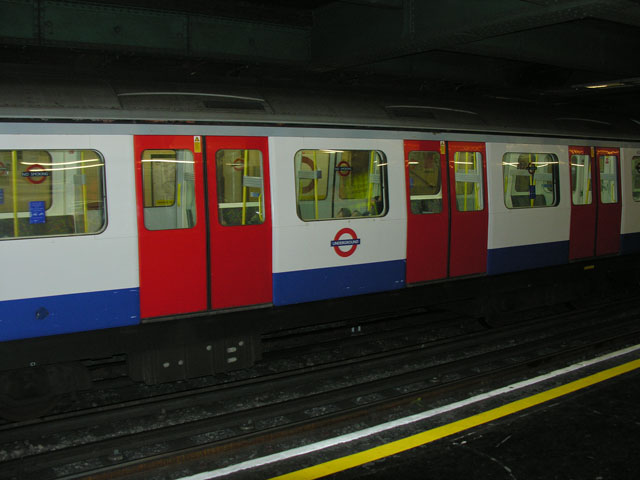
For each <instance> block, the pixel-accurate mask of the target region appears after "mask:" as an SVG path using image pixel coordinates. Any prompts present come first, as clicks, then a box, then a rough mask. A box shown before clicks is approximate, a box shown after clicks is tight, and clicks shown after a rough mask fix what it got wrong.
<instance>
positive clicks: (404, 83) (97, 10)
mask: <svg viewBox="0 0 640 480" xmlns="http://www.w3.org/2000/svg"><path fill="white" fill-rule="evenodd" d="M150 4H153V8H149V5H150ZM0 18H2V19H3V21H2V22H0V68H2V71H4V72H5V74H6V73H14V74H15V73H16V72H18V73H20V75H29V74H30V72H34V73H35V72H38V73H41V72H48V74H51V75H64V76H69V77H78V78H83V79H86V78H91V77H95V78H107V79H111V80H116V81H126V80H133V79H138V80H144V81H148V82H154V81H157V82H178V83H191V82H198V83H209V84H216V83H235V84H248V85H254V86H256V85H257V86H261V85H262V86H270V87H271V86H276V87H285V88H302V89H305V88H318V87H322V88H327V89H332V90H339V91H345V92H349V91H366V92H373V93H376V92H378V93H384V94H387V93H397V94H398V95H405V94H406V95H411V96H420V95H423V96H425V97H426V96H428V97H434V96H437V97H442V98H449V97H455V98H456V99H464V98H465V97H467V98H474V99H478V98H483V99H487V100H488V101H496V102H500V101H502V102H515V103H518V102H536V103H538V104H545V105H549V106H551V107H553V106H566V105H570V106H574V107H585V108H599V109H601V108H604V109H609V110H612V109H613V110H617V111H620V112H621V113H623V112H628V113H636V114H637V112H638V109H639V108H640V0H609V1H603V0H599V1H597V0H482V1H480V0H447V1H435V0H434V1H431V0H422V1H420V0H350V1H325V0H272V1H266V0H265V1H258V0H181V1H177V0H156V1H154V2H153V3H151V2H147V1H142V0H110V1H102V2H99V3H98V2H86V1H48V0H0ZM596 87H599V88H596Z"/></svg>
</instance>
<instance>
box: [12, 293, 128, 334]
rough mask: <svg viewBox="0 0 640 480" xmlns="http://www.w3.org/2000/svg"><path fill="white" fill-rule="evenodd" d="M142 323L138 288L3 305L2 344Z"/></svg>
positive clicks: (25, 300)
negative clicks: (10, 341)
mask: <svg viewBox="0 0 640 480" xmlns="http://www.w3.org/2000/svg"><path fill="white" fill-rule="evenodd" d="M139 322H140V294H139V289H138V288H126V289H122V290H107V291H102V292H89V293H76V294H71V295H55V296H51V297H38V298H28V299H24V300H8V301H4V302H0V341H6V340H17V339H20V338H32V337H42V336H47V335H57V334H60V333H72V332H81V331H87V330H97V329H101V328H110V327H123V326H126V325H135V324H137V323H139Z"/></svg>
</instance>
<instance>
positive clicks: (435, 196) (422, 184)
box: [404, 140, 449, 283]
mask: <svg viewBox="0 0 640 480" xmlns="http://www.w3.org/2000/svg"><path fill="white" fill-rule="evenodd" d="M404 152H405V171H406V177H405V178H406V186H407V283H416V282H425V281H428V280H436V279H439V278H445V277H446V276H447V266H448V252H449V199H448V182H447V180H446V178H447V177H446V173H447V171H446V165H447V155H446V147H445V143H444V142H437V141H414V140H411V141H409V140H407V141H405V142H404Z"/></svg>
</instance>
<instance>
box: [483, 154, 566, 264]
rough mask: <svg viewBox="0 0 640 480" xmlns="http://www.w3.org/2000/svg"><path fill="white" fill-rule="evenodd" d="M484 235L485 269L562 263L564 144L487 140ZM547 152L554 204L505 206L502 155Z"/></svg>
mask: <svg viewBox="0 0 640 480" xmlns="http://www.w3.org/2000/svg"><path fill="white" fill-rule="evenodd" d="M486 148H487V159H488V163H487V188H488V190H489V237H488V257H487V272H488V273H489V274H492V273H503V272H509V271H515V270H523V269H526V268H536V267H544V266H548V265H555V264H560V263H566V262H567V261H568V252H569V227H570V216H571V205H570V201H571V199H570V195H569V192H570V191H571V188H570V185H569V169H568V163H567V162H568V149H567V147H566V146H558V145H546V144H507V143H487V144H486ZM509 152H511V153H522V154H529V153H530V154H541V153H548V154H553V155H555V157H556V158H557V159H558V161H559V165H558V167H559V182H560V184H559V193H560V198H559V202H558V204H557V205H556V206H548V207H536V208H507V206H506V203H505V180H504V176H503V164H502V159H503V157H504V155H505V154H506V153H509Z"/></svg>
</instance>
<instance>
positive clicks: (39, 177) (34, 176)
mask: <svg viewBox="0 0 640 480" xmlns="http://www.w3.org/2000/svg"><path fill="white" fill-rule="evenodd" d="M22 176H23V177H24V178H26V179H27V180H28V181H29V182H31V183H33V184H36V185H37V184H38V183H42V182H44V181H45V180H46V179H47V177H48V176H49V172H48V171H46V170H45V169H44V167H43V166H42V165H38V164H34V165H31V166H29V167H28V168H27V170H26V171H24V172H22Z"/></svg>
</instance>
